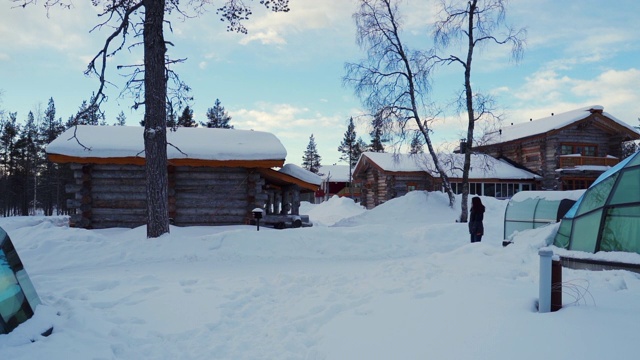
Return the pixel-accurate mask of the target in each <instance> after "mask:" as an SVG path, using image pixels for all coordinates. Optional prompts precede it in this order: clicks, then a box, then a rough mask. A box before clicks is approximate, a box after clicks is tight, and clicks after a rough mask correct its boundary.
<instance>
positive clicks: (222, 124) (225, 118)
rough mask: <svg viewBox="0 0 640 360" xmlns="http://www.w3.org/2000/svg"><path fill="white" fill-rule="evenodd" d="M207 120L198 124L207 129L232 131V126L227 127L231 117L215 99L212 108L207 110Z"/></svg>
mask: <svg viewBox="0 0 640 360" xmlns="http://www.w3.org/2000/svg"><path fill="white" fill-rule="evenodd" d="M207 119H208V120H207V122H200V124H201V125H202V126H206V127H208V128H220V129H233V125H229V121H230V120H231V116H229V114H228V113H227V112H226V111H225V109H224V106H222V105H221V104H220V100H219V99H216V102H215V103H214V104H213V107H212V108H209V109H208V110H207Z"/></svg>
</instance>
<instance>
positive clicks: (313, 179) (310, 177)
mask: <svg viewBox="0 0 640 360" xmlns="http://www.w3.org/2000/svg"><path fill="white" fill-rule="evenodd" d="M279 171H280V172H281V173H283V174H287V175H289V176H292V177H294V178H296V179H299V180H302V181H304V182H307V183H309V184H314V185H318V186H320V184H322V178H321V177H320V176H318V175H316V174H314V173H312V172H311V171H308V170H306V169H303V168H301V167H300V166H298V165H294V164H285V165H284V166H283V167H282V169H280V170H279Z"/></svg>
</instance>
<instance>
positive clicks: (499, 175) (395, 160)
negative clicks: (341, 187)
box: [356, 152, 541, 179]
mask: <svg viewBox="0 0 640 360" xmlns="http://www.w3.org/2000/svg"><path fill="white" fill-rule="evenodd" d="M365 157H366V158H369V159H371V161H373V162H374V163H375V164H376V165H377V166H378V167H380V168H381V169H382V170H384V171H388V172H416V171H427V172H429V173H431V174H435V173H436V172H435V166H434V165H433V160H432V159H431V156H430V155H429V154H416V155H409V154H391V153H377V152H366V153H363V156H361V157H360V160H359V161H358V164H357V165H356V168H359V167H360V166H359V165H361V164H360V163H361V162H362V161H364V158H365ZM438 159H439V161H440V162H441V165H442V167H443V168H444V169H445V171H446V173H447V176H449V177H451V178H462V165H463V163H464V154H440V155H439V156H438ZM469 178H470V179H540V178H541V177H540V176H539V175H536V174H534V173H532V172H529V171H526V170H523V169H520V168H517V167H515V166H513V165H511V164H509V163H508V162H506V161H504V160H498V159H495V158H493V157H491V156H489V155H485V154H471V169H470V170H469Z"/></svg>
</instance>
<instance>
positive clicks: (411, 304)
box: [0, 192, 640, 360]
mask: <svg viewBox="0 0 640 360" xmlns="http://www.w3.org/2000/svg"><path fill="white" fill-rule="evenodd" d="M483 202H484V204H485V206H486V207H487V213H486V214H485V228H486V230H485V236H484V238H483V240H482V242H481V243H476V244H470V243H469V235H468V232H467V226H466V224H460V223H456V222H455V219H456V217H457V215H458V207H459V205H457V206H456V209H450V208H448V207H447V199H446V197H445V196H444V195H443V194H440V193H425V192H411V193H409V194H408V195H407V196H404V197H402V198H398V199H394V200H392V201H389V202H387V203H385V204H383V205H381V206H379V207H377V208H375V209H373V210H364V209H362V208H361V207H359V206H358V205H356V204H354V203H353V202H351V201H350V200H347V199H339V198H333V199H330V200H329V201H328V202H325V203H323V204H319V205H311V204H304V206H303V207H302V212H303V213H307V214H309V215H310V216H311V219H312V221H313V222H314V223H315V225H314V226H313V227H311V228H302V229H288V230H273V229H269V228H264V227H261V228H260V231H256V228H255V227H252V226H229V227H192V228H180V227H172V228H171V234H169V235H166V236H163V237H161V238H158V239H147V238H146V236H145V228H144V227H141V228H136V229H108V230H91V231H88V230H82V229H73V228H68V227H67V226H66V224H65V221H64V219H63V218H60V217H53V218H47V217H20V218H0V226H2V227H3V228H4V229H5V230H6V231H7V232H8V233H9V235H10V236H11V239H12V240H13V243H14V245H15V246H16V248H17V249H18V252H19V254H20V257H21V259H22V261H23V263H24V264H25V267H26V269H27V271H28V272H29V274H30V276H31V279H32V280H33V282H34V285H35V287H36V289H37V290H38V292H39V295H40V298H41V299H42V302H43V305H41V306H39V307H38V308H37V311H36V315H35V317H34V318H33V319H32V320H30V321H28V322H26V323H24V324H22V325H21V326H20V327H18V328H17V329H16V330H14V331H13V332H12V333H10V334H7V335H0V359H83V360H86V359H171V360H173V359H234V360H235V359H492V360H502V359H504V360H507V359H508V360H512V359H519V360H521V359H581V360H587V359H636V358H637V357H638V346H637V329H638V324H640V301H639V299H640V276H639V275H638V274H635V273H631V272H625V271H607V272H589V271H577V270H571V269H563V282H564V287H563V289H564V294H563V300H564V307H563V309H561V310H560V311H558V312H554V313H546V314H540V313H538V312H537V311H536V305H535V304H536V301H537V297H538V286H539V285H538V275H539V257H538V250H539V249H540V248H542V247H545V246H546V241H547V239H549V238H551V237H552V236H553V234H554V233H555V231H556V228H557V227H556V226H548V227H545V228H540V229H536V230H531V231H525V232H521V233H518V234H516V236H515V237H514V239H513V240H514V244H513V245H509V246H507V247H502V240H503V239H502V226H503V224H502V223H503V218H504V210H505V207H506V204H507V202H506V201H500V200H495V199H493V198H483ZM551 248H552V249H553V250H554V251H558V250H559V249H556V248H553V247H551ZM612 256H615V255H612ZM625 256H627V257H628V256H629V255H625ZM636 260H637V258H636ZM639 262H640V261H639ZM49 324H52V325H53V326H54V332H53V334H52V335H51V336H49V337H46V338H45V337H41V336H38V333H39V331H42V330H43V329H45V328H46V327H47V326H48V325H49ZM32 340H35V341H34V342H32Z"/></svg>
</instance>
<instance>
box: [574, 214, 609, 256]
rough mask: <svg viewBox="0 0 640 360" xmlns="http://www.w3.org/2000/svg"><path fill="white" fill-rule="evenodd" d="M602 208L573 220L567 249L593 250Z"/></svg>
mask: <svg viewBox="0 0 640 360" xmlns="http://www.w3.org/2000/svg"><path fill="white" fill-rule="evenodd" d="M601 215H602V209H600V210H597V211H594V212H592V213H590V214H587V215H584V216H582V217H579V218H575V219H574V220H573V233H572V234H571V243H570V244H569V250H579V251H586V252H595V250H596V242H597V240H598V230H599V229H600V217H601Z"/></svg>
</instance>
